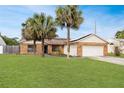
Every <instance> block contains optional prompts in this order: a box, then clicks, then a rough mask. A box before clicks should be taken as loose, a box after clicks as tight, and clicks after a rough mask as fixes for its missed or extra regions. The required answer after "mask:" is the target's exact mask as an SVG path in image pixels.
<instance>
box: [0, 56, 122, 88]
mask: <svg viewBox="0 0 124 93" xmlns="http://www.w3.org/2000/svg"><path fill="white" fill-rule="evenodd" d="M0 87H1V88H4V87H11V88H16V87H18V88H31V87H35V88H41V87H42V88H48V87H49V88H73V87H74V88H80V87H81V88H82V87H92V88H93V87H95V88H98V87H124V66H121V65H115V64H111V63H106V62H100V61H95V60H91V59H88V58H83V59H82V58H72V59H70V60H67V59H66V58H64V57H45V58H41V57H40V56H22V55H0Z"/></svg>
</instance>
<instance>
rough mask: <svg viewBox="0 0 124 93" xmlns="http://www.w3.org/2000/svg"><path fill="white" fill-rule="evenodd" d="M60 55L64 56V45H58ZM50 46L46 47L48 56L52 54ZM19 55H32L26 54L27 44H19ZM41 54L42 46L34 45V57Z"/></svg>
mask: <svg viewBox="0 0 124 93" xmlns="http://www.w3.org/2000/svg"><path fill="white" fill-rule="evenodd" d="M59 50H60V54H64V45H59ZM53 53H54V52H53V51H52V45H48V54H53ZM20 54H33V52H32V53H29V52H28V44H26V43H25V44H24V43H21V44H20ZM41 54H42V46H41V44H36V55H41Z"/></svg>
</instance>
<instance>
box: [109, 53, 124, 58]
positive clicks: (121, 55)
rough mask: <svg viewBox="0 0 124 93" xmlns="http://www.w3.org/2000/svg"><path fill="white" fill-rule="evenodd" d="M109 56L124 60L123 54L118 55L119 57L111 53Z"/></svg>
mask: <svg viewBox="0 0 124 93" xmlns="http://www.w3.org/2000/svg"><path fill="white" fill-rule="evenodd" d="M109 56H113V57H120V58H124V54H120V56H116V55H115V54H113V53H109Z"/></svg>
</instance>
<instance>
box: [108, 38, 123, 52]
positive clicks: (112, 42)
mask: <svg viewBox="0 0 124 93" xmlns="http://www.w3.org/2000/svg"><path fill="white" fill-rule="evenodd" d="M107 41H108V42H109V44H108V53H114V50H115V47H118V48H119V49H120V52H121V53H122V54H124V39H116V38H111V39H108V40H107Z"/></svg>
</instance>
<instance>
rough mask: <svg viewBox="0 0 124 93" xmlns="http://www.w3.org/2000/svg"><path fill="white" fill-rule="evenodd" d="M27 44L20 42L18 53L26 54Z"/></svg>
mask: <svg viewBox="0 0 124 93" xmlns="http://www.w3.org/2000/svg"><path fill="white" fill-rule="evenodd" d="M27 50H28V46H27V44H23V43H21V44H20V54H27V53H28V51H27Z"/></svg>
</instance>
